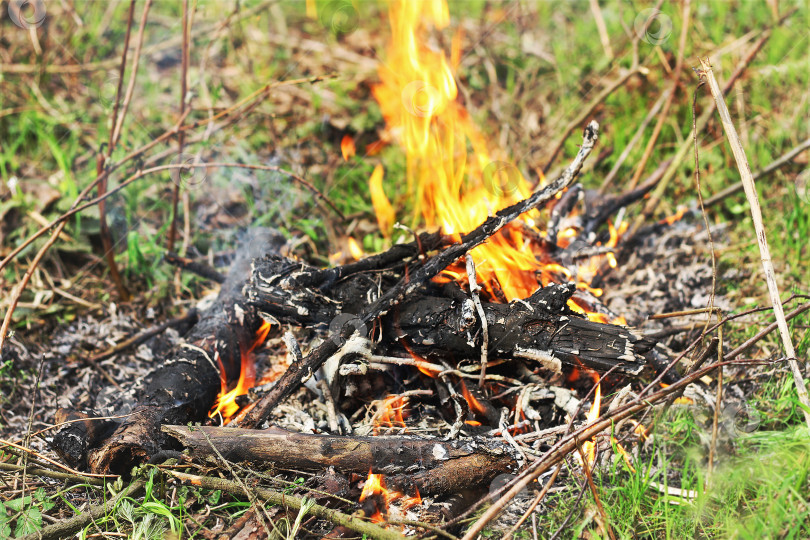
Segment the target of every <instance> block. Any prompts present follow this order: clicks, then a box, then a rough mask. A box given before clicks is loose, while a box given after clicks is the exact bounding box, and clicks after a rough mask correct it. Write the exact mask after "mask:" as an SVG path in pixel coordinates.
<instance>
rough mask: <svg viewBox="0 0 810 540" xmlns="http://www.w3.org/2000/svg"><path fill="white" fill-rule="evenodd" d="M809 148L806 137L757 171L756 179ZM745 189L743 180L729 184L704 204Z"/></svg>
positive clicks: (708, 204)
mask: <svg viewBox="0 0 810 540" xmlns="http://www.w3.org/2000/svg"><path fill="white" fill-rule="evenodd" d="M808 148H810V138H807V139H805V140H804V141H802V142H800V143H799V144H798V145H796V146H794V147H793V148H792V149H790V150H788V151H787V152H786V153H784V154H782V155H781V156H779V157H778V158H776V159H775V160H773V161H772V162H771V163H770V164H769V165H768V166H767V167H765V168H764V169H760V170H758V171H757V172H755V173H754V180H759V179H760V178H762V177H764V176H767V175H769V174H771V173H772V172H773V171H775V170H776V169H778V168H779V167H782V166H783V165H786V164H788V163H790V162H791V161H793V158H795V157H796V156H798V155H799V154H801V153H802V152H804V151H805V150H807V149H808ZM743 189H744V184H743V183H742V182H738V183H736V184H734V185H733V186H729V187H727V188H725V189H724V190H722V191H720V192H718V193H716V194H714V195H712V196H711V197H709V198H708V199H706V202H705V203H704V205H705V206H706V207H707V208H708V207H709V206H711V205H713V204H716V203H718V202H720V201H722V200H723V199H725V198H726V197H729V196H731V195H734V194H735V193H738V192H740V191H742V190H743Z"/></svg>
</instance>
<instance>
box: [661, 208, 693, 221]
mask: <svg viewBox="0 0 810 540" xmlns="http://www.w3.org/2000/svg"><path fill="white" fill-rule="evenodd" d="M686 210H687V208H686V207H685V206H679V207H678V212H677V213H676V214H675V215H672V216H667V217H665V218H664V219H662V220H661V221H659V222H658V224H659V225H664V224H667V225H672V224H673V223H675V222H677V221H680V220H681V218H683V216H684V214H686Z"/></svg>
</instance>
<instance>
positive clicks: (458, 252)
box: [242, 121, 599, 427]
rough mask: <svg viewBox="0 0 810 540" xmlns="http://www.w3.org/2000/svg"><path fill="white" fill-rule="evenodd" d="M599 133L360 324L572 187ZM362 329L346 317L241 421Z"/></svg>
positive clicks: (254, 420) (255, 420)
mask: <svg viewBox="0 0 810 540" xmlns="http://www.w3.org/2000/svg"><path fill="white" fill-rule="evenodd" d="M598 133H599V124H597V123H596V121H591V122H590V123H589V124H588V126H587V127H586V128H585V132H584V134H583V141H582V145H581V146H580V149H579V152H577V155H576V157H575V158H574V161H573V162H572V163H571V165H569V166H568V168H566V169H565V171H563V174H562V175H561V176H560V177H559V178H557V179H556V180H554V181H553V182H551V183H550V184H548V185H546V186H545V187H543V188H542V189H539V190H538V191H536V192H534V193H533V194H532V195H531V196H529V197H528V198H526V199H524V200H522V201H520V202H517V203H515V204H513V205H512V206H509V207H508V208H504V209H503V210H500V211H498V212H497V213H496V214H495V215H494V216H492V217H490V218H488V219H487V220H486V221H485V222H484V223H482V224H481V225H480V226H478V227H477V228H476V229H475V230H473V231H472V232H469V233H467V234H465V235H464V236H462V237H461V242H459V243H456V244H453V245H451V246H449V247H448V248H447V249H445V250H443V251H441V252H439V253H438V254H436V255H434V256H433V257H431V258H430V259H428V260H427V262H425V264H424V265H423V266H421V267H419V268H418V269H417V270H416V271H415V272H413V273H411V274H409V275H406V276H405V277H403V278H402V279H400V281H399V282H398V283H397V284H396V285H395V286H394V287H392V288H391V289H389V290H388V291H387V292H386V293H385V294H383V295H382V296H381V297H379V298H378V299H377V300H376V301H374V302H373V303H372V304H370V305H369V306H367V307H365V308H364V309H362V310H361V311H360V312H359V313H358V314H357V315H358V317H357V318H358V319H359V324H360V325H363V326H365V327H366V328H368V327H370V326H371V323H372V322H373V321H374V320H376V319H377V318H378V317H381V316H383V315H385V314H386V313H388V311H389V310H390V309H391V308H393V307H394V306H396V305H397V304H399V303H400V302H402V300H404V299H405V298H406V297H408V296H409V295H411V294H413V293H414V292H416V291H417V289H418V288H419V287H421V286H422V284H423V283H425V282H426V281H428V280H429V279H431V278H433V277H434V276H436V275H437V274H438V273H439V272H441V271H442V270H444V269H445V268H447V267H448V266H449V265H450V264H452V263H453V262H455V261H457V260H458V259H459V258H460V257H463V256H464V255H465V254H466V253H467V252H468V251H470V250H471V249H473V248H475V247H477V246H479V245H481V244H483V243H484V242H486V241H487V239H489V238H490V237H491V236H492V235H494V234H495V233H497V232H498V231H500V230H501V229H502V228H503V227H504V226H505V225H507V224H508V223H511V222H512V221H514V220H515V219H517V218H518V217H519V216H520V215H521V214H523V213H525V212H528V211H529V210H532V209H534V208H537V207H538V206H539V205H541V204H544V203H546V202H547V201H549V200H550V199H551V198H552V197H553V196H554V195H556V194H557V193H558V192H560V191H561V190H563V189H565V188H566V187H568V186H570V185H571V184H572V183H573V182H574V180H575V179H576V177H577V175H578V174H579V171H580V169H581V168H582V165H583V163H584V162H585V158H587V157H588V155H589V154H590V152H591V150H592V149H593V147H594V144H595V143H596V140H597V138H598ZM357 327H358V324H357V323H355V322H353V321H347V323H346V324H343V325H342V327H341V328H340V329H338V330H336V331H333V332H332V333H331V335H330V338H329V339H327V340H326V341H324V342H323V343H322V344H321V345H319V346H318V347H317V348H315V349H314V350H313V351H311V352H310V353H309V354H308V355H307V356H306V357H305V358H303V359H302V360H301V361H299V362H295V363H293V364H291V365H290V367H289V368H288V369H287V371H286V372H285V373H284V375H282V376H281V378H280V379H279V380H278V382H277V383H276V385H275V386H274V387H273V388H272V389H271V390H270V392H268V393H267V394H266V395H265V396H264V397H262V399H261V400H259V402H257V404H256V406H255V407H253V409H251V411H250V412H249V413H248V415H247V416H246V417H245V420H244V421H243V423H242V424H243V425H245V426H247V427H255V426H258V425H259V424H261V423H262V422H264V421H265V420H266V419H267V417H268V416H269V414H270V411H272V410H273V408H275V406H276V405H278V404H279V403H280V402H281V400H282V399H284V398H286V397H287V396H289V395H291V394H292V393H293V392H295V391H296V390H297V389H298V388H299V387H300V386H301V385H302V384H303V383H304V381H306V380H307V379H308V378H309V377H310V376H311V374H312V373H314V372H315V371H317V370H318V369H319V368H320V367H321V365H323V363H324V362H326V360H327V359H328V358H329V357H330V356H332V355H333V354H335V353H336V352H337V351H338V350H339V349H340V347H341V346H342V345H343V344H345V343H346V340H348V339H349V338H350V337H351V336H352V335H353V334H354V333H355V332H356V331H357Z"/></svg>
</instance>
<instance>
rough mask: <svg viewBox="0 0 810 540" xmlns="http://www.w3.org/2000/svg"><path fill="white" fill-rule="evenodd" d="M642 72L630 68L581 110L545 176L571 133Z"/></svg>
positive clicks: (639, 67)
mask: <svg viewBox="0 0 810 540" xmlns="http://www.w3.org/2000/svg"><path fill="white" fill-rule="evenodd" d="M641 71H642V68H641V66H638V65H636V66H634V67H632V68H630V69H629V70H627V72H626V73H625V74H624V75H622V76H621V77H619V78H618V79H616V80H615V81H614V82H613V83H612V84H610V85H608V86H606V87H605V88H604V89H603V90H602V91H601V92H599V94H598V95H597V96H596V97H595V98H593V100H591V102H590V103H589V104H588V105H586V106H585V107H583V108H582V109H581V110H580V113H579V114H578V115H577V116H576V117H575V118H574V119H573V120H571V121H570V122H569V123H568V125H567V126H565V129H564V130H563V133H562V135H561V136H560V140H559V142H557V146H556V147H554V150H553V151H552V152H551V156H549V158H548V161H547V162H546V164H545V165H544V166H543V174H547V173H548V171H549V170H550V169H551V165H552V164H553V163H554V160H555V159H557V155H558V154H559V153H560V150H562V147H563V146H564V145H565V141H566V140H568V137H569V136H570V135H571V133H573V131H574V130H575V129H576V128H577V127H578V126H581V125H582V123H583V122H584V121H585V120H586V119H587V118H588V117H589V116H590V115H591V114H592V113H593V111H594V110H595V109H596V108H597V107H598V106H599V104H600V103H602V102H603V101H604V100H605V99H606V98H607V97H608V96H609V95H610V94H612V93H613V92H615V91H616V90H617V89H619V88H621V87H622V86H623V85H624V83H626V82H627V81H629V80H630V78H631V77H633V76H634V75H637V74H638V73H641Z"/></svg>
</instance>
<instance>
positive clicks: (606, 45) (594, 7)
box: [590, 0, 615, 60]
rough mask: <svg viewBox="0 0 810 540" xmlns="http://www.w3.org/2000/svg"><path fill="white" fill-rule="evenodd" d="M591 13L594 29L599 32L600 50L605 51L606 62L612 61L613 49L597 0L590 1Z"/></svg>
mask: <svg viewBox="0 0 810 540" xmlns="http://www.w3.org/2000/svg"><path fill="white" fill-rule="evenodd" d="M590 3H591V13H593V20H594V21H595V22H596V29H597V30H598V31H599V40H600V41H601V42H602V48H603V49H604V50H605V56H607V58H608V60H613V58H614V57H615V55H614V54H613V48H612V47H611V46H610V36H609V35H608V31H607V26H605V18H604V17H602V9H601V8H600V7H599V0H590Z"/></svg>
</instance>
